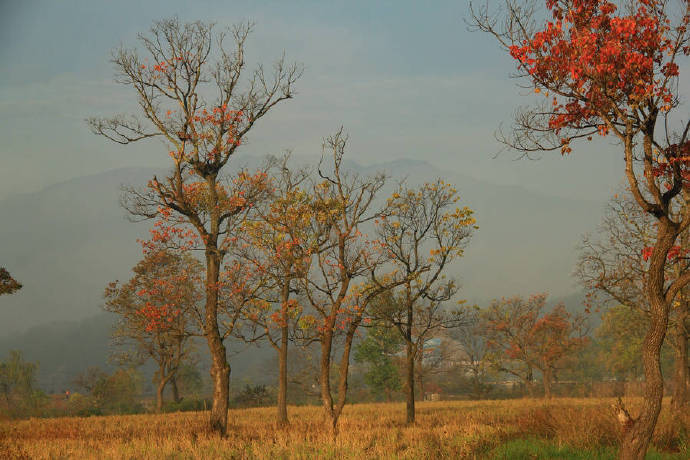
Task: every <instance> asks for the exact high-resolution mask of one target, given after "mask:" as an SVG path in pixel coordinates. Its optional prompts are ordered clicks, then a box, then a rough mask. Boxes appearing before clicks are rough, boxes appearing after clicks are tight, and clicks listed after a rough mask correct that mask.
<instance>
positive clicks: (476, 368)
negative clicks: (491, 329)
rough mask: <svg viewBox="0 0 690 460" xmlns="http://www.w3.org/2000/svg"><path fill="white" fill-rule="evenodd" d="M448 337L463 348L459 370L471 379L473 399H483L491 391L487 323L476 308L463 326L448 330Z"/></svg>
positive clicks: (468, 314)
mask: <svg viewBox="0 0 690 460" xmlns="http://www.w3.org/2000/svg"><path fill="white" fill-rule="evenodd" d="M448 336H449V337H450V338H451V339H452V340H454V341H456V342H457V343H458V345H459V346H460V347H461V349H460V350H459V355H460V356H461V361H460V363H459V368H460V370H461V372H462V373H463V374H464V375H465V376H469V377H470V383H471V389H472V397H473V398H474V399H482V398H483V397H484V396H485V395H486V393H487V392H488V390H489V387H488V385H487V383H486V382H487V379H488V373H489V363H488V361H487V359H486V358H487V354H488V353H489V347H488V344H487V331H486V323H485V322H484V320H483V319H482V317H481V315H480V312H479V311H478V310H477V309H476V308H475V309H473V310H469V311H468V312H467V313H466V315H465V320H464V322H463V324H460V325H458V326H457V327H454V328H452V329H450V330H448Z"/></svg>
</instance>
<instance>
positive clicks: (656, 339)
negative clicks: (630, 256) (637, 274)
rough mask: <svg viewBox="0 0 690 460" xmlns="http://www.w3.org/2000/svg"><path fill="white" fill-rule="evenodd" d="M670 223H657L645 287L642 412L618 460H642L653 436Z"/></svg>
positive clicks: (658, 399)
mask: <svg viewBox="0 0 690 460" xmlns="http://www.w3.org/2000/svg"><path fill="white" fill-rule="evenodd" d="M669 225H670V223H669V222H668V221H667V220H664V219H661V220H660V221H659V223H658V233H657V241H656V244H655V247H654V251H653V253H652V256H651V257H650V262H649V269H648V271H647V285H646V286H645V288H646V289H645V290H646V295H647V300H648V301H649V306H650V309H649V311H650V326H649V329H648V331H647V334H646V336H645V338H644V342H643V343H642V364H643V368H644V376H645V386H644V395H643V396H644V400H643V402H642V410H641V411H640V415H639V417H638V418H637V419H633V420H632V423H629V424H627V425H629V426H624V436H623V442H622V446H621V450H620V458H621V459H624V460H643V459H644V458H645V454H646V452H647V448H648V447H649V443H650V441H651V439H652V434H653V433H654V427H655V426H656V421H657V419H658V417H659V412H660V411H661V400H662V397H663V395H664V380H663V376H662V374H661V360H660V355H661V346H662V345H663V343H664V337H665V336H666V329H667V327H668V313H669V309H668V303H667V302H666V298H665V286H664V268H665V264H666V257H667V254H668V251H669V249H671V247H672V246H673V244H674V242H675V239H676V236H677V233H675V232H673V231H672V230H671V229H670V228H669Z"/></svg>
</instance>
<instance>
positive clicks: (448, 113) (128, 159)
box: [0, 0, 623, 201]
mask: <svg viewBox="0 0 690 460" xmlns="http://www.w3.org/2000/svg"><path fill="white" fill-rule="evenodd" d="M141 3H143V5H142V4H140V2H133V1H117V2H115V1H74V0H72V1H69V0H65V1H7V2H2V3H0V41H1V42H2V43H3V46H2V47H0V59H2V62H3V66H2V70H1V71H0V137H1V138H2V139H3V143H2V145H1V146H0V157H1V158H2V164H3V167H2V168H0V199H2V198H4V197H7V196H8V195H10V194H13V193H20V192H31V191H35V190H39V189H41V188H43V187H44V186H46V185H48V184H51V183H54V182H59V181H63V180H66V179H70V178H72V177H76V176H81V175H85V174H92V173H97V172H100V171H104V170H108V169H112V168H117V167H124V166H138V165H142V166H143V165H146V166H159V165H165V162H166V160H167V156H166V155H165V149H163V148H161V146H160V145H157V144H155V143H152V144H146V145H143V144H142V145H138V146H135V147H128V148H123V147H120V146H116V145H111V144H108V143H106V142H105V141H104V140H103V139H101V138H97V137H95V136H93V135H92V134H90V133H89V131H88V129H87V127H86V124H85V123H84V121H83V120H84V118H86V117H88V116H91V115H100V114H103V115H107V114H112V113H118V112H126V111H130V110H132V109H134V110H135V109H136V107H135V106H134V99H133V97H132V94H131V93H130V92H129V91H128V90H127V89H126V88H122V87H119V86H118V85H116V84H115V83H114V82H113V80H112V70H113V69H112V66H111V65H110V63H109V62H108V59H109V53H110V50H112V49H113V48H114V47H116V46H118V45H119V44H120V43H124V44H125V45H133V44H135V39H136V34H137V33H138V32H143V31H146V30H147V28H148V27H149V26H150V25H151V23H152V21H154V20H156V19H160V18H162V17H168V16H172V15H178V16H179V17H180V18H181V19H182V20H196V19H201V20H212V21H215V22H216V23H217V24H218V26H219V27H222V26H226V25H231V24H233V23H236V22H240V21H246V20H252V21H254V22H255V23H256V28H255V31H254V33H253V35H252V37H251V38H250V43H249V59H250V60H252V59H254V60H255V61H256V62H264V63H266V64H270V62H271V61H272V60H274V59H275V58H276V57H278V56H280V54H281V53H282V51H283V50H284V51H285V52H286V54H287V56H288V57H289V58H291V59H293V60H296V61H299V62H301V63H303V64H304V65H305V69H306V70H305V74H304V77H303V78H302V80H301V81H300V82H299V83H298V85H297V91H298V95H297V96H296V98H295V99H294V100H293V101H289V102H288V103H285V104H284V105H283V106H282V107H279V108H278V109H277V110H275V112H274V113H272V114H271V115H270V116H269V117H267V118H266V119H265V120H263V123H262V124H261V125H259V126H257V128H256V129H255V130H254V131H253V132H252V135H251V137H250V138H249V144H248V145H247V147H246V148H245V149H244V151H243V152H241V153H240V155H243V154H259V155H260V154H265V153H279V152H281V151H282V150H284V149H292V150H293V151H294V152H295V154H297V155H313V154H317V153H318V152H319V148H320V144H321V139H322V138H323V137H324V136H326V135H328V134H329V133H332V132H333V131H335V130H336V129H337V128H338V127H339V126H340V125H344V127H345V129H346V131H348V132H349V133H350V136H351V149H350V151H349V153H348V155H349V156H350V158H351V159H353V160H356V161H358V162H360V163H364V164H372V163H377V162H382V161H390V160H393V159H397V158H418V159H423V160H426V161H429V162H431V163H433V164H434V165H436V166H438V167H441V168H447V169H449V170H453V171H457V172H460V173H463V174H466V175H469V176H473V177H476V178H479V179H482V180H486V181H490V182H495V183H501V184H521V185H523V186H525V187H527V188H530V189H533V190H537V191H541V192H544V193H547V194H553V195H559V196H568V197H581V198H586V199H593V200H597V201H605V200H606V199H607V197H608V196H609V195H610V194H611V191H612V190H613V189H614V188H615V187H616V186H617V185H618V184H619V183H620V181H621V179H622V177H623V176H622V174H623V170H622V167H623V160H622V158H621V157H620V154H618V153H616V149H615V148H612V147H611V146H610V145H609V144H607V142H606V141H599V142H595V143H592V144H590V145H585V146H583V147H582V148H578V149H575V152H574V153H573V154H572V155H571V156H570V157H568V158H561V157H560V155H558V154H553V155H551V154H548V155H545V156H544V158H543V159H542V160H540V161H525V160H521V161H515V155H514V154H512V153H505V154H502V155H500V156H499V157H498V158H494V157H495V154H496V153H497V152H498V151H499V150H500V148H501V146H500V145H499V144H498V143H497V142H496V141H495V140H494V138H493V133H494V131H495V130H496V129H497V128H498V127H499V126H500V125H501V124H502V123H503V124H506V123H510V120H511V116H512V114H513V112H514V111H515V109H516V108H517V106H518V105H519V104H525V103H529V100H530V98H531V97H533V96H531V95H526V96H525V95H520V90H518V89H517V88H516V86H515V82H514V81H513V80H511V79H510V78H509V74H510V72H511V70H512V69H513V63H512V62H511V59H510V58H509V57H508V56H506V55H504V54H503V53H502V52H501V51H500V50H499V49H498V46H497V45H496V44H495V43H494V41H492V39H491V37H489V36H487V35H483V34H479V33H471V32H468V31H467V26H466V24H465V22H464V21H465V19H466V18H467V14H468V12H467V3H466V2H465V1H435V2H406V1H377V2H361V1H347V2H326V1H291V2H284V1H264V2H249V1H227V0H226V1H195V2H188V1H186V2H182V1H177V0H174V1H147V2H141ZM458 185H461V184H458Z"/></svg>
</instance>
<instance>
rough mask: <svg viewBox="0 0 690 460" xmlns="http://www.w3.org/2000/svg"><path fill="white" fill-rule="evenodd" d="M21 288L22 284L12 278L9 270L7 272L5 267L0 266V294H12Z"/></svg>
mask: <svg viewBox="0 0 690 460" xmlns="http://www.w3.org/2000/svg"><path fill="white" fill-rule="evenodd" d="M21 288H22V285H21V284H20V283H19V282H17V280H15V279H14V278H12V276H11V275H10V272H8V271H7V270H6V269H5V268H3V267H0V295H3V294H14V293H15V292H17V291H18V290H20V289H21Z"/></svg>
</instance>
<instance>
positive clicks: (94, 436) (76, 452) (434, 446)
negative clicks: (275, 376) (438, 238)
mask: <svg viewBox="0 0 690 460" xmlns="http://www.w3.org/2000/svg"><path fill="white" fill-rule="evenodd" d="M612 402H613V401H612V400H610V399H569V398H563V399H555V400H552V401H551V402H546V401H543V400H531V399H520V400H510V401H440V402H423V403H419V404H418V411H417V423H416V424H415V425H414V426H405V425H404V423H403V421H404V410H405V408H404V404H402V403H391V404H357V405H352V406H348V407H346V409H345V411H344V414H343V416H342V418H341V422H340V434H339V436H338V438H337V440H336V441H335V442H334V441H333V440H332V438H331V434H330V432H329V431H327V430H326V429H324V426H325V424H324V418H323V416H322V412H321V409H320V408H319V407H290V408H289V413H290V421H291V424H290V426H289V427H287V428H276V425H275V423H274V422H273V420H274V412H275V409H273V408H258V409H243V410H231V411H230V427H229V430H228V431H229V434H228V436H227V437H225V438H220V437H218V436H216V435H214V434H211V433H209V432H208V430H207V417H208V415H207V413H203V412H186V413H172V414H164V415H129V416H107V417H88V418H77V417H65V418H55V419H30V420H21V421H1V422H0V458H99V459H100V458H113V459H125V458H127V459H130V458H132V459H134V458H136V459H139V458H175V459H178V458H179V459H187V458H265V459H269V458H270V459H274V458H305V459H306V458H357V459H359V458H362V459H364V458H366V459H370V458H400V459H425V458H428V459H437V458H439V459H440V458H474V457H481V456H482V454H483V453H485V452H487V451H488V450H489V449H491V448H493V447H495V446H498V445H500V444H501V443H503V442H506V441H508V440H510V439H517V438H526V437H537V438H543V439H550V440H553V441H555V442H558V443H564V444H568V445H572V446H575V447H582V448H585V449H589V448H597V447H600V446H605V445H615V444H616V443H617V442H618V441H617V440H618V427H617V426H616V423H615V420H614V419H613V416H612V414H611V411H610V409H609V406H610V405H611V403H612ZM684 422H685V423H686V426H690V416H688V417H687V418H686V420H685V421H684ZM671 431H673V430H671V427H670V426H669V421H668V417H667V415H666V414H662V420H661V421H660V426H659V429H658V430H657V432H658V433H657V435H656V438H655V440H656V442H657V446H659V448H661V449H673V448H674V447H676V448H677V446H674V444H673V442H674V439H676V438H674V436H675V435H674V434H673V433H671Z"/></svg>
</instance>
